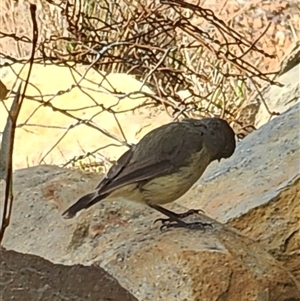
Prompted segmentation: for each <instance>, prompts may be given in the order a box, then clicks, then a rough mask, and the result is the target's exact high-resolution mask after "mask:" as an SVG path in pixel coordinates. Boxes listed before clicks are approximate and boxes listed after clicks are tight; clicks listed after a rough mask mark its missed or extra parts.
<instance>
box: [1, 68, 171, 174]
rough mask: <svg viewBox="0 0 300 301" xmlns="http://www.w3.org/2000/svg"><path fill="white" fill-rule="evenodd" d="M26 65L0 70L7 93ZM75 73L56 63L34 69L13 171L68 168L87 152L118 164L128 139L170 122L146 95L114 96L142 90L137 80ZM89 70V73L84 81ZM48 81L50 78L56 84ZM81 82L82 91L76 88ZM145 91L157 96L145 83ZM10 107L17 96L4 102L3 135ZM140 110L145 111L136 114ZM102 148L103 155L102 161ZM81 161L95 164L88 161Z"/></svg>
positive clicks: (134, 139)
mask: <svg viewBox="0 0 300 301" xmlns="http://www.w3.org/2000/svg"><path fill="white" fill-rule="evenodd" d="M21 67H24V66H23V65H22V64H14V65H13V67H3V68H1V71H2V72H3V74H5V77H3V78H2V79H1V80H2V82H3V84H5V85H6V87H7V89H12V87H13V85H14V82H15V79H16V75H15V74H16V73H19V71H20V69H21ZM11 68H13V69H14V72H16V73H14V72H13V71H12V70H11ZM27 69H28V64H27V65H25V67H24V70H23V71H22V73H21V77H22V78H26V76H27ZM76 71H77V72H78V73H76V72H74V71H72V70H71V69H70V68H68V67H62V66H56V65H39V64H36V65H33V70H32V76H31V78H30V82H31V84H32V85H29V86H28V89H27V91H26V95H28V96H30V97H31V98H29V97H28V98H25V99H24V102H23V105H22V108H21V111H20V114H19V117H18V128H17V129H16V137H15V148H14V149H15V151H14V169H20V168H24V167H28V166H34V165H39V164H53V162H55V164H57V165H59V164H65V163H66V162H69V161H71V160H72V159H74V158H77V157H79V156H84V155H86V154H87V152H90V153H92V152H94V153H95V152H96V154H94V156H95V157H96V158H98V161H101V159H103V157H104V158H107V159H109V160H115V159H117V158H118V157H119V156H120V155H121V154H122V153H123V152H124V151H126V150H127V147H125V146H122V142H124V141H125V140H126V141H128V142H129V143H136V142H137V141H138V140H140V138H141V137H142V136H144V135H145V134H146V133H147V132H149V131H150V130H152V129H153V128H155V127H158V126H159V125H161V124H164V123H167V122H169V121H170V120H171V118H170V116H168V114H166V112H165V110H164V109H163V108H161V109H159V108H155V107H154V105H153V101H151V102H152V105H151V104H149V99H147V98H146V97H145V96H144V95H142V94H140V95H138V94H135V95H134V96H133V97H132V98H130V97H123V98H121V97H120V99H118V98H117V97H115V96H114V95H116V93H123V94H124V95H126V94H127V93H130V92H136V91H139V90H140V89H141V87H142V83H141V82H139V81H138V80H136V79H134V78H133V77H132V76H129V75H127V74H117V73H115V74H114V73H111V74H108V75H106V77H105V78H106V80H104V74H101V73H98V72H96V71H94V70H89V71H88V72H87V68H84V67H79V66H78V67H77V68H76ZM85 72H87V74H86V76H85V78H84V79H82V78H81V77H82V76H83V75H84V74H85ZM45 78H51V81H49V80H48V81H47V80H45ZM78 82H80V85H81V88H80V89H79V88H78V87H76V85H75V84H76V83H78ZM99 83H101V87H99ZM0 88H1V87H0ZM14 89H15V90H16V89H17V88H14ZM141 91H142V92H144V93H148V94H153V92H152V91H151V90H150V89H149V88H148V87H147V86H145V85H143V87H142V89H141ZM0 94H1V93H0ZM0 97H1V95H0ZM32 98H33V99H34V100H33V99H32ZM42 100H43V101H44V102H47V101H49V102H50V104H51V105H53V107H54V108H52V107H51V106H43V105H42V104H41V101H42ZM11 103H12V97H11V98H9V99H6V100H4V102H0V116H1V119H0V130H1V131H3V129H4V126H5V123H6V119H7V116H8V114H7V108H10V106H11ZM138 106H140V107H139V108H137V109H135V110H133V109H134V108H136V107H138ZM149 108H150V109H149ZM109 110H111V112H109ZM114 112H115V114H113V113H114ZM72 116H73V117H72ZM150 117H151V118H150ZM76 118H77V119H76ZM78 118H79V120H85V121H87V120H88V121H91V122H92V124H93V125H94V126H95V127H96V128H92V127H89V126H87V125H86V124H84V123H83V122H79V121H78ZM116 120H118V122H119V124H118V122H117V121H116ZM128 120H130V122H128ZM119 125H120V127H121V129H122V131H121V129H120V127H119ZM105 133H108V135H106V134H105ZM109 134H110V135H112V137H109ZM123 134H124V135H125V137H124V136H123ZM28 141H30V143H28ZM116 146H118V147H116ZM98 149H101V155H102V156H103V157H100V158H99V157H97V150H98ZM81 161H82V162H85V163H87V162H90V160H84V159H82V160H81Z"/></svg>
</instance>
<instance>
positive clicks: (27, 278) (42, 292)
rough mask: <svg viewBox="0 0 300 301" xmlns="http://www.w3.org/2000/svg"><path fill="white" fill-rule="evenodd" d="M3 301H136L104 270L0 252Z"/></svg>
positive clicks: (13, 252)
mask: <svg viewBox="0 0 300 301" xmlns="http://www.w3.org/2000/svg"><path fill="white" fill-rule="evenodd" d="M0 258H1V265H0V278H1V283H0V291H1V294H2V300H3V301H5V300H18V301H22V300H24V301H25V300H26V301H28V300H31V301H34V300H43V301H48V300H49V301H59V300H70V301H71V300H72V301H73V300H74V301H79V300H80V301H83V300H89V301H93V300H95V301H96V300H97V301H120V300H122V301H136V300H137V299H136V298H134V297H133V296H132V295H131V294H130V293H129V292H127V291H126V290H125V289H124V288H122V287H121V286H120V284H119V283H118V282H117V281H116V280H115V279H114V278H113V277H112V276H110V275H109V274H108V273H106V272H105V271H104V270H103V269H101V268H98V267H92V266H91V267H85V266H81V265H75V266H64V265H61V264H53V263H51V262H49V261H47V260H45V259H43V258H40V257H38V256H34V255H28V254H21V253H17V252H15V251H7V250H5V249H1V250H0Z"/></svg>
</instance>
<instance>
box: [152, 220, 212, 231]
mask: <svg viewBox="0 0 300 301" xmlns="http://www.w3.org/2000/svg"><path fill="white" fill-rule="evenodd" d="M156 222H161V223H162V225H161V226H160V228H159V229H160V231H162V230H164V229H169V228H186V229H191V230H203V231H205V230H206V228H207V227H209V228H213V225H212V224H211V223H206V222H190V223H186V222H184V221H174V220H172V219H171V218H158V219H156V220H155V221H154V223H156Z"/></svg>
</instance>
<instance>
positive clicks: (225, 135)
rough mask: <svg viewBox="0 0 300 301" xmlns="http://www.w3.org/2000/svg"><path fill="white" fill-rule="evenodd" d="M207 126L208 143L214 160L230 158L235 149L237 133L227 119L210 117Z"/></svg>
mask: <svg viewBox="0 0 300 301" xmlns="http://www.w3.org/2000/svg"><path fill="white" fill-rule="evenodd" d="M207 127H208V129H209V131H210V135H209V136H207V145H208V147H209V148H210V152H211V154H212V161H214V160H218V161H220V160H221V159H223V158H224V159H226V158H229V157H230V156H231V155H232V154H233V153H234V150H235V145H236V143H235V134H234V131H233V130H232V128H231V127H230V125H229V124H228V122H227V121H226V120H223V119H220V118H210V120H209V122H208V124H207Z"/></svg>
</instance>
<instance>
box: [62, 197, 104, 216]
mask: <svg viewBox="0 0 300 301" xmlns="http://www.w3.org/2000/svg"><path fill="white" fill-rule="evenodd" d="M107 195H108V194H102V195H99V194H98V193H97V191H96V192H92V193H89V194H87V195H84V196H83V197H81V198H80V199H79V200H78V201H77V202H76V203H75V204H73V205H72V206H71V207H69V208H68V209H67V210H66V211H65V212H64V213H63V214H62V216H63V218H66V219H68V218H72V217H74V216H75V215H76V213H77V212H79V211H81V210H82V209H87V208H89V207H91V206H93V205H94V204H96V203H98V202H99V201H101V200H102V199H105V198H106V197H107Z"/></svg>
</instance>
